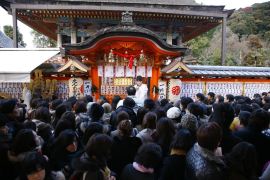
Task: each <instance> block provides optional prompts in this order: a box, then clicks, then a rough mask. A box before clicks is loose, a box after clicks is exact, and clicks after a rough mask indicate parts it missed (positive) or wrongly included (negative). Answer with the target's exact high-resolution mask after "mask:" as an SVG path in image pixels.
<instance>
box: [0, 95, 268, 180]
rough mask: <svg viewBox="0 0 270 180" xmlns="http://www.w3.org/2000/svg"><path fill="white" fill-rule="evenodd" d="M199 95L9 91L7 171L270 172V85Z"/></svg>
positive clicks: (4, 122) (238, 175)
mask: <svg viewBox="0 0 270 180" xmlns="http://www.w3.org/2000/svg"><path fill="white" fill-rule="evenodd" d="M194 99H195V100H193V99H192V98H190V97H182V98H181V99H179V100H177V101H175V102H169V100H167V99H162V100H159V101H153V100H152V99H146V100H145V101H144V102H143V104H142V105H141V104H140V102H139V100H138V99H136V97H135V96H134V93H133V92H132V93H130V91H128V96H127V98H125V99H124V100H121V98H120V97H119V96H115V97H114V98H113V100H112V102H111V103H108V102H107V100H106V98H104V97H100V99H98V100H97V101H96V102H93V98H92V97H91V96H85V97H84V98H81V99H76V98H75V97H71V98H69V99H68V100H67V101H63V100H61V99H57V98H55V97H54V98H53V99H51V100H46V99H42V97H34V98H33V99H32V100H31V103H30V108H29V109H27V107H26V106H25V105H24V104H23V102H19V101H18V100H16V99H2V100H1V102H0V177H1V179H2V178H3V179H5V180H9V179H10V180H11V179H29V180H31V179H46V180H47V179H52V180H58V179H59V180H61V179H71V180H77V179H78V180H81V179H83V180H115V179H120V180H138V179H140V180H155V179H157V180H176V179H177V180H178V179H186V180H204V179H205V180H206V179H207V180H217V179H218V180H223V179H224V180H225V179H228V180H253V179H254V180H255V179H260V180H269V179H270V165H269V164H270V163H269V162H270V130H269V121H270V115H269V109H270V93H263V94H255V95H254V97H253V98H252V99H251V98H248V97H244V96H233V95H230V94H228V95H226V96H225V97H223V96H221V95H215V94H214V93H208V95H207V97H205V95H203V94H201V93H198V94H197V95H196V97H195V98H194ZM37 177H38V178H37Z"/></svg>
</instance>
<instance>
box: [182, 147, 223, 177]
mask: <svg viewBox="0 0 270 180" xmlns="http://www.w3.org/2000/svg"><path fill="white" fill-rule="evenodd" d="M186 160H187V161H186V162H187V164H186V170H187V174H186V179H189V180H225V179H227V178H226V173H225V172H226V170H227V168H226V166H225V163H224V162H223V160H222V159H221V158H220V157H218V156H215V154H214V153H213V152H211V151H209V150H207V149H205V148H202V147H200V146H199V145H198V143H196V144H195V145H194V146H193V148H192V149H191V150H190V151H189V152H188V154H187V157H186Z"/></svg>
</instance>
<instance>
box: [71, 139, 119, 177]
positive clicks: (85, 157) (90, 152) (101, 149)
mask: <svg viewBox="0 0 270 180" xmlns="http://www.w3.org/2000/svg"><path fill="white" fill-rule="evenodd" d="M112 142H113V141H112V139H111V138H110V137H109V136H108V135H105V134H94V135H93V136H92V137H91V138H90V139H89V141H88V142H87V145H86V149H85V153H84V154H82V156H81V157H80V158H77V159H74V160H73V162H72V167H73V168H74V169H75V171H74V173H73V175H72V176H71V178H70V179H71V180H72V179H74V180H77V179H84V180H109V179H115V178H113V176H112V174H113V173H111V171H110V169H109V168H108V166H107V159H108V157H109V154H110V150H111V146H112Z"/></svg>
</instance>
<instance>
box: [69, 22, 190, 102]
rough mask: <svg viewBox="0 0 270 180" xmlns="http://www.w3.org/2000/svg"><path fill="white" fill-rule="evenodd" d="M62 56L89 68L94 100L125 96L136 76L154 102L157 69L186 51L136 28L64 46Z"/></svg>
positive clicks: (109, 31) (103, 32)
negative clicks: (72, 58) (139, 78)
mask: <svg viewBox="0 0 270 180" xmlns="http://www.w3.org/2000/svg"><path fill="white" fill-rule="evenodd" d="M64 50H65V54H66V55H72V56H75V57H77V59H79V60H80V61H81V62H82V63H84V64H85V65H87V66H89V69H90V70H89V79H91V80H92V92H93V95H94V96H95V98H99V96H100V95H103V96H105V97H106V98H107V99H108V100H111V99H112V98H113V96H115V95H119V96H121V98H124V97H125V96H126V87H127V86H130V85H134V84H135V78H136V76H138V75H141V76H142V77H143V83H145V84H147V85H148V90H149V97H150V98H154V99H155V98H157V95H156V94H157V91H156V90H157V87H158V80H159V77H160V68H162V67H163V66H164V63H165V62H166V60H168V59H175V58H177V57H179V56H182V55H183V54H184V51H185V50H186V48H181V47H178V46H174V45H168V44H167V43H166V42H165V41H163V40H162V39H159V37H158V36H157V35H156V34H155V33H153V32H152V31H150V30H148V29H145V28H142V27H139V26H136V25H119V26H114V27H111V28H105V29H103V30H100V31H99V32H97V34H96V35H95V36H94V37H92V38H89V39H87V40H86V41H84V42H83V43H80V44H71V45H66V46H64Z"/></svg>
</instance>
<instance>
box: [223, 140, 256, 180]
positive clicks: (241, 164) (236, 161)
mask: <svg viewBox="0 0 270 180" xmlns="http://www.w3.org/2000/svg"><path fill="white" fill-rule="evenodd" d="M225 162H226V164H227V166H228V168H229V177H228V180H235V179H237V180H258V178H257V177H256V166H257V157H256V149H255V147H254V146H253V145H252V144H250V143H247V142H240V143H238V144H237V145H235V146H234V147H233V149H232V151H231V152H230V153H229V154H228V155H227V156H226V157H225Z"/></svg>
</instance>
